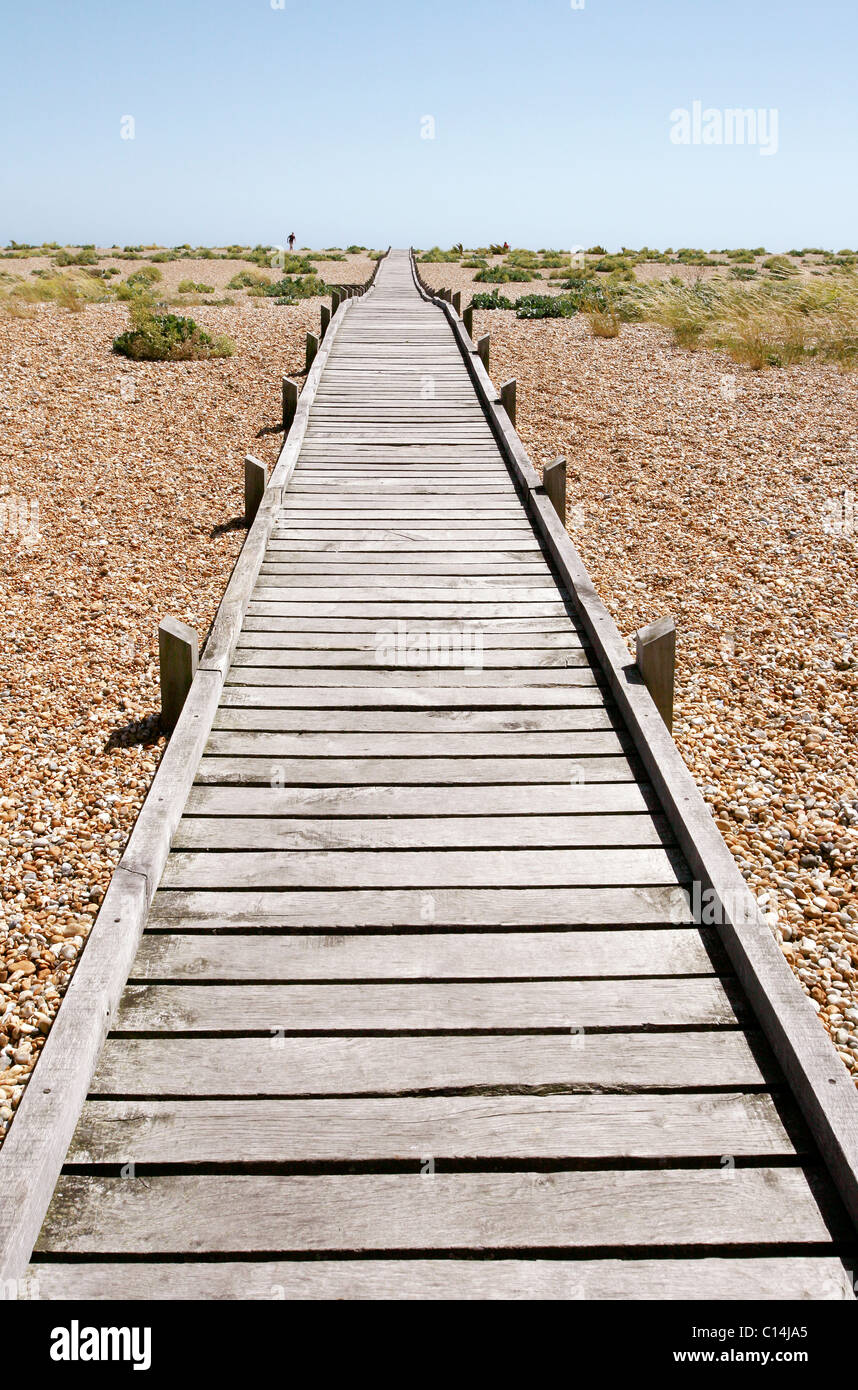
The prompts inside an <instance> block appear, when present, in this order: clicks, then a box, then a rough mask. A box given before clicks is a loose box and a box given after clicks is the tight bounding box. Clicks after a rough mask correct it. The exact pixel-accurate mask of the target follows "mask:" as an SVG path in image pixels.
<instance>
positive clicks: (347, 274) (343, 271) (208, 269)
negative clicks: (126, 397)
mask: <svg viewBox="0 0 858 1390" xmlns="http://www.w3.org/2000/svg"><path fill="white" fill-rule="evenodd" d="M73 249H76V248H73ZM214 249H215V248H212V250H214ZM295 254H296V255H299V254H304V253H303V252H297V251H296V253H295ZM98 255H99V262H98V269H99V270H110V269H111V268H113V269H115V270H117V271H118V272H119V273H118V275H115V276H113V278H112V282H111V283H113V284H116V283H118V281H120V280H126V279H127V278H128V276H129V275H133V274H134V272H135V271H138V270H142V269H143V268H144V267H151V268H152V269H154V270H157V271H158V272H159V273H160V279H159V280H158V282H157V291H158V293H159V294H161V295H165V296H174V295H177V294H178V292H179V285H180V284H181V282H182V281H183V280H193V281H194V283H195V284H202V285H211V287H212V291H213V293H214V296H216V297H217V298H224V297H225V296H227V295H229V296H231V297H232V298H233V299H234V300H235V302H236V303H237V304H238V303H243V302H245V301H246V299H247V291H246V290H231V289H229V288H228V286H229V282H230V280H231V279H232V278H233V276H235V275H238V274H240V273H241V271H250V272H251V273H252V274H257V273H258V274H260V275H266V276H268V278H269V279H270V280H277V279H278V278H279V277H280V275H281V272H280V271H279V270H278V269H277V267H276V266H268V265H265V266H259V265H256V264H254V263H253V262H252V261H238V260H235V261H233V260H217V259H215V258H214V257H212V259H208V258H205V257H203V258H200V259H192V260H178V261H162V262H159V263H157V264H154V265H153V263H152V261H151V259H150V257H149V256H141V257H139V259H136V260H135V259H132V258H129V259H125V258H124V257H123V258H121V259H120V258H118V257H116V256H111V255H110V253H109V251H105V250H100V251H99V253H98ZM374 268H375V262H374V261H371V260H370V259H369V257H368V256H346V258H345V260H343V261H322V260H320V261H318V262H316V274H317V275H318V276H319V277H320V278H321V279H322V280H325V281H326V282H327V283H328V284H329V285H348V284H355V285H359V284H363V283H364V281H366V280H368V279H369V277H370V275H371V274H372V272H373V270H374ZM72 269H73V268H72ZM34 270H43V271H47V272H48V273H49V274H52V275H56V274H60V275H67V274H69V273H70V272H69V271H68V270H62V269H61V270H57V268H56V266H55V265H54V263H53V261H52V260H51V258H50V257H49V256H23V257H14V258H11V259H9V260H3V259H0V271H5V272H6V274H7V275H18V276H22V277H23V278H24V279H29V277H30V276H31V275H32V273H33V271H34ZM183 300H187V302H188V303H189V304H191V303H193V302H194V299H193V296H191V295H186V296H183Z"/></svg>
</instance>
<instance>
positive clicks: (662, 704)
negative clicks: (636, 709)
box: [635, 618, 676, 730]
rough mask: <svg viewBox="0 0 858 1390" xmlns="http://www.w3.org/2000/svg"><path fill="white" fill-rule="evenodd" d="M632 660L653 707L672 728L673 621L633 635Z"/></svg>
mask: <svg viewBox="0 0 858 1390" xmlns="http://www.w3.org/2000/svg"><path fill="white" fill-rule="evenodd" d="M635 660H636V661H637V664H638V669H639V671H640V673H641V675H642V676H643V680H644V685H645V686H646V688H647V690H648V691H649V693H650V695H651V696H652V698H653V700H654V701H655V707H656V709H657V710H658V712H659V714H660V715H661V717H662V719H663V720H664V722H665V724H666V725H667V727H668V729H670V730H672V729H673V687H674V682H675V678H676V623H675V622H674V620H673V618H659V620H658V622H655V623H650V624H649V626H648V627H642V628H641V629H640V630H639V631H638V632H637V633H636V634H635Z"/></svg>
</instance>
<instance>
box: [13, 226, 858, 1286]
mask: <svg viewBox="0 0 858 1390" xmlns="http://www.w3.org/2000/svg"><path fill="white" fill-rule="evenodd" d="M597 602H598V601H597V600H595V596H594V595H592V590H591V587H590V586H589V580H588V579H587V576H586V574H585V572H584V571H583V567H582V566H581V565H580V561H579V560H578V557H577V556H576V555H575V552H574V550H572V548H571V543H570V542H569V540H568V537H567V536H566V533H565V531H564V529H563V526H562V522H561V521H560V520H559V519H558V517H557V515H556V513H555V511H554V508H553V506H552V504H551V502H550V501H549V498H548V496H546V491H545V490H543V489H541V488H540V487H539V486H538V481H537V479H536V476H535V474H533V472H532V470H531V469H530V465H529V463H528V462H527V460H526V456H524V454H523V450H522V449H521V444H520V442H519V441H518V438H517V436H516V435H515V433H514V429H513V427H512V423H511V420H510V418H509V413H508V411H505V410H498V409H497V393H496V392H495V390H494V388H493V387H492V386H491V383H490V382H489V381H488V377H487V376H486V374H485V371H484V369H483V366H482V363H481V362H480V360H479V357H478V355H477V353H476V351H475V349H474V346H473V344H472V343H471V341H470V338H468V337H467V335H466V334H465V332H464V329H463V326H462V321H461V319H460V318H459V316H458V314H457V313H456V311H455V308H454V307H453V305H451V304H450V303H449V302H447V303H446V306H445V307H444V308H443V309H442V307H441V306H440V305H439V304H438V303H437V302H433V301H432V300H431V299H430V297H429V296H428V295H427V294H426V293H425V292H421V291H420V290H419V289H418V287H417V285H416V283H415V279H414V272H413V269H412V262H411V258H410V256H409V255H408V253H407V252H393V253H391V254H390V255H389V256H388V257H387V258H386V259H385V260H383V261H381V262H380V263H379V268H378V269H377V274H376V275H375V276H374V283H373V286H372V288H371V289H370V290H369V292H368V293H366V294H364V295H363V296H361V297H359V298H357V299H355V298H351V297H348V296H343V297H342V300H341V302H340V305H339V308H338V309H337V311H336V313H335V314H334V317H333V319H332V320H331V327H330V329H329V330H328V332H327V333H326V334H325V337H324V341H323V343H322V344H321V347H320V348H319V352H318V355H317V356H316V358H315V361H314V362H313V364H312V368H311V371H310V374H309V377H308V381H307V385H306V387H305V390H304V392H303V393H302V395H301V397H300V399H299V401H298V403H297V408H296V411H295V416H294V420H293V421H292V425H291V429H290V431H289V434H288V436H287V439H286V443H285V445H284V449H283V452H282V454H281V457H280V459H279V461H278V463H277V466H276V467H275V469H274V471H273V473H272V476H271V478H270V479H269V481H268V486H267V488H266V490H265V494H264V497H263V499H262V501H261V504H260V506H259V510H258V512H257V516H256V520H255V521H254V523H253V526H252V528H251V531H250V533H249V535H248V539H247V542H246V544H245V547H244V549H243V551H242V555H241V557H240V559H239V562H238V564H237V566H236V572H235V574H234V576H233V579H232V580H231V583H230V589H229V590H228V592H227V595H226V596H225V599H224V603H223V604H222V606H221V610H220V613H219V615H218V619H217V621H216V623H215V626H214V629H213V632H212V636H211V638H210V640H209V643H208V644H207V645H206V648H205V650H204V652H203V656H202V660H201V664H200V670H199V672H198V674H197V678H196V679H195V681H194V685H193V687H192V689H191V693H190V695H189V697H188V700H187V702H186V705H185V708H184V710H183V713H182V715H181V717H180V719H179V723H178V725H177V728H176V733H175V734H174V736H173V740H172V741H171V744H170V746H169V748H168V750H167V753H166V754H165V757H164V760H163V762H162V766H161V769H160V770H159V773H158V775H157V776H156V779H155V782H154V785H153V788H152V792H151V793H150V797H149V799H148V801H147V803H146V806H145V807H144V811H143V813H141V818H140V821H139V822H138V829H139V833H138V829H135V833H134V836H133V837H132V842H131V844H130V845H129V850H128V851H126V855H125V856H123V861H122V863H121V866H120V869H119V870H118V871H117V875H115V876H114V883H113V885H112V886H111V890H110V892H109V894H108V898H109V899H110V904H109V915H106V914H105V911H104V909H102V913H101V914H100V917H99V920H98V922H97V923H96V927H95V928H94V931H93V939H92V941H91V942H90V944H89V945H88V946H87V949H86V951H85V952H84V956H83V961H82V963H81V967H80V968H79V972H78V976H76V977H75V984H73V986H72V987H71V989H70V991H69V996H68V998H67V999H66V1001H65V1002H64V1004H63V1006H62V1008H61V1010H60V1014H59V1020H58V1023H57V1024H56V1025H55V1028H54V1032H53V1033H52V1034H51V1036H50V1037H49V1039H48V1042H47V1044H46V1047H45V1055H44V1057H43V1059H42V1061H40V1063H39V1069H38V1070H37V1072H36V1075H35V1078H34V1082H33V1084H32V1085H31V1087H30V1088H29V1090H28V1092H27V1093H26V1094H25V1097H24V1100H23V1101H22V1104H21V1106H20V1108H19V1112H18V1116H17V1118H16V1120H15V1121H14V1123H13V1125H12V1126H11V1128H10V1132H9V1137H8V1139H7V1141H6V1145H4V1147H3V1149H0V1237H2V1246H0V1249H2V1253H3V1267H2V1275H3V1277H4V1278H20V1277H21V1276H22V1275H24V1274H25V1273H28V1275H29V1277H30V1278H31V1279H34V1280H36V1281H37V1283H38V1287H39V1291H40V1295H41V1296H42V1297H47V1298H64V1297H65V1298H69V1297H94V1298H107V1297H116V1296H117V1292H118V1291H121V1294H122V1296H124V1297H135V1298H146V1297H175V1298H182V1297H210V1298H231V1297H236V1298H241V1297H256V1296H266V1294H267V1296H270V1291H271V1288H272V1287H273V1286H276V1287H277V1288H278V1289H281V1290H283V1292H284V1293H285V1296H286V1297H288V1298H293V1297H294V1298H325V1297H333V1298H342V1297H348V1298H362V1297H381V1298H397V1297H416V1298H438V1297H443V1296H449V1297H462V1298H509V1297H513V1298H540V1297H544V1298H566V1297H599V1298H628V1297H657V1298H685V1297H689V1296H699V1297H704V1298H745V1297H748V1298H773V1297H774V1298H783V1297H791V1298H801V1297H804V1298H844V1299H848V1298H852V1297H853V1289H852V1280H851V1276H850V1274H849V1268H850V1267H851V1256H850V1252H851V1251H852V1249H853V1247H854V1237H855V1231H854V1220H855V1215H856V1209H853V1208H852V1207H851V1205H850V1200H849V1199H850V1186H849V1163H850V1161H851V1159H850V1149H849V1142H850V1141H849V1134H850V1129H849V1127H850V1125H854V1123H855V1116H856V1114H858V1104H856V1103H855V1097H854V1093H850V1094H851V1095H852V1101H851V1102H850V1101H849V1100H847V1099H846V1093H844V1092H843V1090H842V1088H841V1087H839V1086H838V1085H837V1084H836V1077H837V1070H836V1069H837V1068H838V1067H839V1066H840V1064H839V1062H838V1060H837V1058H836V1055H835V1054H834V1053H833V1052H830V1058H829V1056H828V1054H827V1053H826V1052H825V1050H824V1049H826V1048H828V1044H827V1042H826V1040H825V1039H824V1037H823V1035H822V1033H821V1030H820V1029H819V1025H818V1023H817V1022H816V1020H815V1019H812V1020H811V1022H812V1024H813V1027H814V1028H816V1030H817V1033H818V1038H817V1042H818V1044H819V1045H818V1047H817V1044H816V1043H815V1042H814V1039H813V1038H812V1037H811V1034H810V1032H809V1031H808V1028H807V1026H806V1023H805V1020H804V1017H803V1015H802V1014H801V1011H800V1007H799V1006H800V1005H801V1004H802V1002H803V1000H802V996H801V993H800V991H799V990H798V987H797V986H796V985H795V983H794V981H792V978H791V976H790V977H789V978H790V983H791V984H792V985H793V989H794V993H793V995H790V994H789V990H788V988H787V986H786V983H785V979H784V978H783V977H780V976H778V977H777V978H775V977H774V976H773V975H772V972H771V966H770V964H769V961H768V957H767V956H766V948H764V947H763V946H762V944H761V943H760V942H758V941H757V937H754V938H753V943H752V944H753V950H752V947H751V946H748V945H747V937H746V936H742V934H741V928H740V927H737V926H736V923H735V922H734V919H733V917H728V918H727V920H726V924H725V921H724V920H720V921H718V922H716V923H715V924H714V925H712V926H709V925H705V924H701V922H700V921H699V917H700V912H699V902H698V900H697V899H698V897H699V894H698V889H699V888H700V885H701V882H702V883H705V884H706V885H707V886H708V885H710V884H711V883H712V882H713V880H716V879H717V878H718V874H719V873H720V872H721V869H720V868H719V867H718V866H717V865H715V866H714V867H713V855H714V851H713V849H712V845H713V844H714V845H716V847H717V844H718V843H720V840H719V837H718V834H717V830H716V829H715V827H714V825H713V824H712V823H711V821H708V822H704V821H703V820H702V819H701V815H708V813H706V812H705V808H703V811H702V812H701V810H700V808H699V807H697V806H696V804H695V805H693V806H690V802H691V795H690V792H688V791H687V789H686V788H685V784H684V783H681V773H680V772H679V771H678V770H677V767H676V762H677V760H678V754H677V753H676V750H675V748H674V745H673V743H672V741H671V739H670V736H669V734H668V731H667V729H666V728H665V725H664V723H663V722H662V720H661V719H660V717H659V715H658V713H657V711H656V709H655V706H654V705H653V702H652V699H651V697H650V695H649V693H648V691H647V689H646V686H645V685H644V684H643V681H642V680H641V678H640V674H639V673H638V672H637V668H636V667H635V666H634V662H633V661H632V659H631V656H630V654H629V653H628V652H627V651H626V652H625V657H624V658H623V657H622V656H621V655H620V653H619V651H618V648H617V646H616V644H615V643H614V644H613V645H612V642H613V637H612V633H611V631H610V630H609V629H608V628H607V627H606V625H605V621H604V619H603V618H602V617H601V615H600V614H599V613H597V612H595V609H594V604H595V603H597ZM630 672H635V673H636V674H637V681H636V682H635V680H634V678H633V676H632V675H630V674H629V673H630ZM680 767H681V760H680ZM165 769H166V775H165ZM686 775H687V774H686ZM167 776H169V778H170V780H169V781H168V780H167ZM689 781H690V778H689ZM691 786H692V789H693V783H692V784H691ZM162 799H163V804H162ZM700 805H701V807H702V803H700ZM689 806H690V811H689V810H688V809H687V808H688V807H689ZM713 836H714V840H713V838H712V837H713ZM135 837H136V838H135ZM722 848H724V847H723V846H722ZM724 853H725V854H726V853H727V851H726V848H724ZM727 857H728V859H729V855H727ZM719 882H720V880H719ZM728 886H729V885H728ZM719 892H720V893H721V899H720V900H723V898H724V897H726V896H727V887H725V886H723V884H722V885H721V887H720V889H719ZM121 894H124V895H126V896H127V898H128V904H129V905H128V907H127V909H126V908H123V906H122V900H121V897H120V895H121ZM106 901H107V900H106ZM123 913H125V914H126V916H127V918H128V920H129V922H132V921H133V922H135V923H137V924H138V927H139V926H142V925H143V919H144V917H145V931H143V934H142V939H141V940H140V941H139V945H138V941H137V937H136V934H135V932H136V930H137V928H135V930H129V931H127V932H123V929H122V928H123V922H124V920H125V918H124V916H123ZM108 928H110V929H111V930H112V932H113V933H115V934H117V935H114V936H113V937H111V934H110V931H109V930H108ZM761 931H766V932H768V928H767V927H765V926H764V925H763V927H762V928H761ZM758 935H761V933H758ZM737 940H739V942H740V946H737V944H736V941H737ZM767 940H768V943H769V945H770V946H771V950H772V951H773V952H776V950H777V948H776V947H775V944H774V941H773V940H772V939H771V936H770V934H769V936H768V937H767ZM111 944H112V945H113V947H114V953H115V952H116V947H117V944H118V945H119V946H121V947H122V950H121V951H120V952H119V955H120V959H119V961H118V962H114V961H112V960H111V951H110V949H109V946H110V945H111ZM754 952H756V954H754ZM91 953H94V954H92V955H91ZM90 959H92V960H93V962H94V965H95V966H96V967H97V969H98V972H100V978H101V979H102V980H103V983H101V984H99V985H98V988H97V989H96V987H95V985H94V984H92V983H91V982H88V979H87V975H86V967H87V963H88V961H89V960H90ZM755 964H756V965H758V966H759V973H758V974H756V973H755V972H754V969H753V966H754V965H755ZM781 964H782V965H783V964H784V963H783V962H782V961H781ZM784 970H785V971H786V974H787V976H789V971H788V968H787V967H786V966H785V965H784ZM90 975H92V970H90ZM78 979H81V980H82V981H83V982H84V983H83V986H82V987H81V988H79V989H76V984H77V981H78ZM770 979H771V980H773V981H774V984H773V985H772V986H771V987H770V985H769V980H770ZM93 1000H95V1001H96V1011H97V1012H99V1011H100V1012H99V1017H98V1020H96V1021H95V1022H93V1019H92V1011H93ZM67 1010H70V1011H71V1012H70V1013H69V1014H68V1017H69V1018H71V1019H72V1020H76V1022H74V1023H73V1026H74V1027H75V1028H76V1029H77V1030H78V1036H79V1037H84V1038H85V1047H84V1049H83V1052H84V1055H83V1057H82V1059H81V1056H80V1053H79V1051H78V1052H77V1053H75V1055H74V1057H71V1058H68V1059H66V1060H65V1062H64V1061H63V1057H64V1055H65V1054H62V1055H61V1052H60V1049H59V1048H58V1047H57V1046H56V1045H55V1039H57V1038H59V1039H60V1041H62V1040H63V1038H62V1031H61V1030H62V1026H63V1025H62V1020H63V1018H64V1015H65V1014H66V1011H67ZM791 1010H792V1013H791V1012H790V1011H791ZM792 1017H795V1018H796V1019H797V1029H798V1034H799V1036H798V1038H797V1040H795V1042H794V1049H793V1050H794V1053H795V1055H796V1059H797V1060H794V1061H793V1060H791V1055H792V1054H790V1053H789V1049H788V1048H787V1047H786V1046H785V1045H784V1042H783V1037H782V1034H783V1032H784V1030H785V1029H786V1030H787V1031H788V1028H789V1024H790V1020H791V1018H792ZM68 1028H69V1025H66V1038H65V1042H66V1044H67V1046H71V1045H72V1044H73V1042H74V1034H72V1035H71V1036H69V1033H68ZM99 1030H100V1031H99ZM105 1033H106V1034H107V1036H106V1041H104V1045H103V1046H101V1042H102V1038H103V1037H104V1034H105ZM829 1051H830V1049H829ZM814 1067H815V1068H816V1073H815V1075H816V1083H815V1084H816V1091H814V1090H813V1086H811V1091H810V1096H809V1095H808V1086H807V1084H805V1081H803V1079H802V1078H803V1077H804V1078H808V1077H810V1076H812V1075H813V1073H814ZM785 1069H786V1074H785ZM828 1074H830V1075H831V1076H832V1077H833V1078H835V1081H833V1082H831V1083H829V1080H828ZM844 1078H845V1072H844ZM845 1084H846V1086H847V1088H848V1086H849V1082H848V1079H846V1081H845ZM45 1087H48V1088H54V1087H58V1088H61V1089H62V1090H63V1091H64V1092H65V1094H66V1099H65V1101H64V1102H62V1103H56V1104H54V1103H53V1102H52V1101H51V1098H50V1096H47V1097H46V1096H45V1095H44V1094H43V1092H44V1088H45ZM826 1088H827V1089H826ZM817 1091H818V1092H820V1093H821V1094H819V1095H818V1096H817V1097H816V1099H817V1104H816V1107H815V1106H814V1103H813V1102H814V1096H815V1095H816V1092H817ZM828 1091H831V1092H835V1091H836V1092H837V1099H836V1105H837V1107H839V1109H837V1111H836V1112H835V1111H834V1110H833V1109H832V1103H831V1099H830V1097H829V1095H828ZM850 1105H851V1107H852V1108H851V1109H850ZM46 1127H47V1129H48V1130H49V1138H45V1137H43V1136H44V1132H45V1130H46ZM835 1141H839V1142H840V1149H839V1157H838V1153H837V1152H835V1146H836V1144H835ZM820 1145H821V1146H822V1153H821V1152H820ZM28 1153H29V1155H30V1157H31V1158H32V1156H33V1154H35V1156H36V1159H37V1163H36V1177H35V1180H34V1181H31V1183H30V1186H29V1187H26V1186H25V1185H24V1176H25V1159H26V1156H27V1154H28ZM7 1155H8V1161H7ZM436 1162H437V1164H438V1165H439V1171H437V1172H436V1171H434V1168H435V1163H436ZM126 1164H133V1165H134V1168H133V1169H132V1170H131V1171H132V1172H133V1173H134V1176H133V1177H129V1176H120V1172H121V1170H123V1169H125V1165H126ZM321 1165H324V1167H323V1170H322V1171H320V1166H321ZM165 1169H167V1170H168V1171H164V1170H165ZM125 1172H126V1173H127V1172H128V1170H127V1169H125ZM31 1176H32V1172H31ZM430 1184H431V1186H430ZM838 1192H839V1194H840V1195H838ZM841 1198H845V1201H846V1206H847V1207H849V1210H848V1211H847V1210H846V1209H845V1208H844V1202H843V1200H841ZM31 1252H32V1253H31ZM490 1254H491V1255H497V1254H503V1255H506V1256H508V1257H509V1256H512V1255H514V1258H505V1259H500V1260H498V1259H487V1258H483V1257H485V1256H487V1255H490ZM547 1254H550V1255H551V1258H550V1259H547V1258H546V1255H547ZM310 1255H312V1256H316V1255H318V1256H320V1257H321V1258H319V1259H315V1258H314V1259H311V1260H309V1261H308V1259H307V1256H310ZM177 1257H178V1259H177ZM406 1257H407V1258H406ZM28 1261H30V1263H29V1265H28Z"/></svg>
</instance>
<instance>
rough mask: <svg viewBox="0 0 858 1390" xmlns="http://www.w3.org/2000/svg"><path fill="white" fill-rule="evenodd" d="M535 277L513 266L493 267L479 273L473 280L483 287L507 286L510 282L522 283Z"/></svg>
mask: <svg viewBox="0 0 858 1390" xmlns="http://www.w3.org/2000/svg"><path fill="white" fill-rule="evenodd" d="M534 278H535V277H534V276H533V275H531V273H530V272H529V271H527V270H524V269H522V268H520V267H519V266H514V265H493V266H489V267H488V269H486V270H481V271H479V272H478V273H477V274H476V275H475V276H474V280H475V281H479V282H480V284H483V285H508V284H510V283H511V282H519V283H521V282H524V281H527V280H532V279H534Z"/></svg>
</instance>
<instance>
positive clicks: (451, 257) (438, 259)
mask: <svg viewBox="0 0 858 1390" xmlns="http://www.w3.org/2000/svg"><path fill="white" fill-rule="evenodd" d="M460 256H461V252H460V251H456V250H452V251H442V250H441V248H440V246H433V247H432V250H431V251H424V252H423V255H422V256H421V257H420V260H421V261H422V262H423V263H424V264H427V263H428V264H430V265H440V264H442V263H446V262H447V261H458V260H459V257H460Z"/></svg>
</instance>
